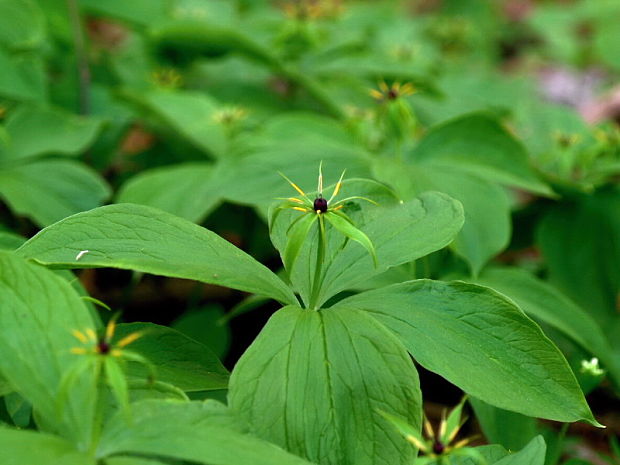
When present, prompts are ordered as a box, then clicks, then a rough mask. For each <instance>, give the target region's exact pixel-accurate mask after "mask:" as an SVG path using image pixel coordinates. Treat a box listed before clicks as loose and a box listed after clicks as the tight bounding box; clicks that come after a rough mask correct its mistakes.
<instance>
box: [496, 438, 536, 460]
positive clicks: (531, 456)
mask: <svg viewBox="0 0 620 465" xmlns="http://www.w3.org/2000/svg"><path fill="white" fill-rule="evenodd" d="M546 452H547V446H546V445H545V440H544V439H543V437H542V436H536V437H535V438H534V439H532V440H531V441H530V443H529V444H528V445H527V446H526V447H525V448H524V449H522V450H520V451H519V452H517V453H516V454H510V455H507V456H506V457H504V458H503V459H500V460H498V461H497V462H495V464H494V465H524V464H527V465H544V463H545V453H546Z"/></svg>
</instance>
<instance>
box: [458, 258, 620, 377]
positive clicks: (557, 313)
mask: <svg viewBox="0 0 620 465" xmlns="http://www.w3.org/2000/svg"><path fill="white" fill-rule="evenodd" d="M468 281H469V280H468ZM472 282H474V283H476V284H481V285H483V286H489V287H491V288H493V289H495V290H496V291H499V292H501V293H502V294H505V295H506V296H508V297H510V298H511V299H512V300H514V301H515V303H516V304H517V305H518V306H519V307H520V308H521V309H522V310H523V311H524V312H525V313H527V314H528V315H529V316H531V317H533V318H535V319H537V320H540V321H543V322H545V323H547V324H549V325H551V326H553V327H554V328H556V329H558V330H560V331H562V332H563V333H564V334H566V335H567V336H569V337H570V338H571V339H573V340H574V341H575V342H577V343H578V344H579V345H581V346H582V347H583V348H584V349H585V350H587V351H588V352H590V353H591V354H593V355H595V356H597V357H598V358H599V359H600V360H601V361H602V362H603V364H604V365H605V368H606V369H608V370H609V372H610V374H611V375H612V376H613V378H614V379H615V380H616V383H618V384H619V385H620V364H618V362H616V360H615V358H614V355H613V349H612V348H611V346H610V344H609V342H608V340H607V337H606V336H605V334H604V333H603V331H602V330H601V328H600V327H599V326H598V325H597V324H596V321H594V319H593V318H592V317H591V316H590V315H589V314H588V313H586V312H585V311H584V310H583V309H581V308H580V307H579V306H578V305H576V304H575V303H574V302H572V301H571V300H570V299H568V298H567V297H566V296H564V295H563V294H562V293H561V292H560V291H558V290H557V289H555V288H554V287H553V286H551V285H549V284H547V283H545V282H544V281H541V280H540V279H538V278H536V277H535V276H534V275H532V274H531V273H529V272H527V271H526V270H521V269H516V268H514V269H508V268H491V269H487V270H485V271H484V272H483V273H482V274H481V275H480V276H479V277H478V279H475V280H472Z"/></svg>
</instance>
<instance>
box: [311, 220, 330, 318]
mask: <svg viewBox="0 0 620 465" xmlns="http://www.w3.org/2000/svg"><path fill="white" fill-rule="evenodd" d="M318 215H319V236H318V240H319V241H318V245H317V248H316V263H315V266H314V278H313V279H312V291H311V293H310V305H309V307H310V308H311V309H313V310H318V305H317V301H318V298H319V292H320V290H321V278H322V276H321V275H322V273H323V262H324V261H325V245H326V244H325V221H324V220H323V215H321V214H320V213H319V214H318Z"/></svg>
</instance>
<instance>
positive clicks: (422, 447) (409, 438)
mask: <svg viewBox="0 0 620 465" xmlns="http://www.w3.org/2000/svg"><path fill="white" fill-rule="evenodd" d="M405 439H407V441H409V442H410V443H411V444H413V445H414V446H416V447H417V448H418V449H420V450H421V451H422V452H426V450H427V449H426V444H424V443H423V442H421V441H420V440H419V439H418V438H416V437H415V436H413V435H411V434H408V435H407V436H405Z"/></svg>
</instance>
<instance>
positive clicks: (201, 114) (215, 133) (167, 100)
mask: <svg viewBox="0 0 620 465" xmlns="http://www.w3.org/2000/svg"><path fill="white" fill-rule="evenodd" d="M128 98H129V99H131V100H133V101H135V102H137V103H138V104H140V105H141V106H143V107H145V108H146V109H147V110H148V111H149V113H152V114H153V115H156V116H157V117H158V118H160V119H161V120H163V122H164V123H165V124H166V125H167V126H168V127H170V128H171V129H172V130H174V131H175V132H177V133H178V134H179V135H181V136H182V137H184V138H185V139H187V140H188V141H189V142H190V143H192V144H193V145H194V146H195V147H197V148H199V149H201V150H203V151H205V152H206V153H207V154H209V155H212V156H223V155H224V154H225V153H226V148H227V147H226V144H227V141H226V134H225V132H224V127H223V126H222V125H221V124H220V123H218V122H217V119H216V113H217V111H218V109H221V108H222V106H221V104H218V102H217V101H215V100H214V99H213V98H212V97H210V96H209V95H208V94H206V93H204V92H198V91H178V90H175V91H173V90H153V91H150V92H147V93H144V92H141V93H140V94H129V95H128Z"/></svg>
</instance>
